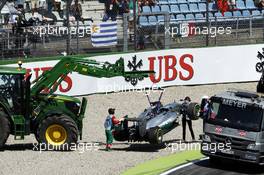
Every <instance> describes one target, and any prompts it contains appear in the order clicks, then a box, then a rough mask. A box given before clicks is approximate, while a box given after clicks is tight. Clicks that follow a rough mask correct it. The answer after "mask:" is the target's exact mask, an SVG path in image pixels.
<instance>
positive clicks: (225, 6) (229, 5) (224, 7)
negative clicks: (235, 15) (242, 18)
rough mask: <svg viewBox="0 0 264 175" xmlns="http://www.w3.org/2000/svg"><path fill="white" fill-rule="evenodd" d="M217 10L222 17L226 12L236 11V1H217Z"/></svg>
mask: <svg viewBox="0 0 264 175" xmlns="http://www.w3.org/2000/svg"><path fill="white" fill-rule="evenodd" d="M217 7H218V10H219V11H220V12H221V13H222V15H223V16H224V13H225V12H227V11H234V10H237V8H236V0H217Z"/></svg>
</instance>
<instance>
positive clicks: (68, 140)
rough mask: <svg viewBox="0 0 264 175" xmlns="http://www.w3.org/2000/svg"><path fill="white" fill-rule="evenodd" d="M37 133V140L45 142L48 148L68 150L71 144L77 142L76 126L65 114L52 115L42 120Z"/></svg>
mask: <svg viewBox="0 0 264 175" xmlns="http://www.w3.org/2000/svg"><path fill="white" fill-rule="evenodd" d="M37 135H38V136H39V142H40V143H42V144H46V145H45V146H46V148H48V149H52V150H70V149H71V145H72V144H76V143H77V140H78V127H77V125H76V123H75V122H74V120H73V119H71V118H70V117H68V116H66V115H53V116H50V117H48V118H46V119H45V120H43V122H42V123H41V124H40V126H39V128H38V132H37ZM41 146H42V145H41ZM47 146H48V147H47ZM75 147H76V145H75Z"/></svg>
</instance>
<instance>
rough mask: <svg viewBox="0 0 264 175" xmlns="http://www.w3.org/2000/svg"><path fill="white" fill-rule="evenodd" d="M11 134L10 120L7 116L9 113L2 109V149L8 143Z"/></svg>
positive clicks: (0, 146)
mask: <svg viewBox="0 0 264 175" xmlns="http://www.w3.org/2000/svg"><path fill="white" fill-rule="evenodd" d="M9 134H10V122H9V120H8V118H7V114H6V113H5V112H3V111H0V149H2V148H3V147H4V145H5V143H6V140H7V139H8V137H9Z"/></svg>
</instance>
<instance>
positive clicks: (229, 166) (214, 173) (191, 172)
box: [169, 159, 264, 175]
mask: <svg viewBox="0 0 264 175" xmlns="http://www.w3.org/2000/svg"><path fill="white" fill-rule="evenodd" d="M246 174H247V175H261V174H264V166H257V165H253V164H249V163H241V162H236V161H231V160H230V161H229V160H228V161H227V160H225V161H221V162H219V163H217V164H216V163H210V160H209V159H206V160H202V161H198V162H195V163H194V164H192V165H189V166H186V167H183V168H181V169H178V170H175V171H174V172H171V173H169V175H246Z"/></svg>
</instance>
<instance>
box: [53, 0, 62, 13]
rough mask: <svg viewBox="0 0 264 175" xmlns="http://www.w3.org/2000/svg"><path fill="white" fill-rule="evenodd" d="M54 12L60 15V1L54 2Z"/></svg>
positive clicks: (55, 0)
mask: <svg viewBox="0 0 264 175" xmlns="http://www.w3.org/2000/svg"><path fill="white" fill-rule="evenodd" d="M54 10H55V11H57V12H58V13H59V14H61V13H62V10H61V0H54Z"/></svg>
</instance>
